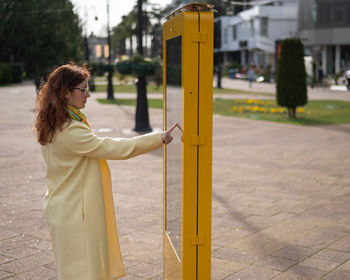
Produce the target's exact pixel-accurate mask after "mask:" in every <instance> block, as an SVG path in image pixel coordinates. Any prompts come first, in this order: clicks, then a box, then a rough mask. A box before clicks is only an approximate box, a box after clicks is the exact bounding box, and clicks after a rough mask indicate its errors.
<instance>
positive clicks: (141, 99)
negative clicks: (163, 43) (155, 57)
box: [134, 0, 152, 132]
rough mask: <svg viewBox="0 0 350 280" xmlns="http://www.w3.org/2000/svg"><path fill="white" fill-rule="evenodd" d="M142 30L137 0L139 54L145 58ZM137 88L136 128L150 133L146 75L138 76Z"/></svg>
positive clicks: (139, 2) (141, 16)
mask: <svg viewBox="0 0 350 280" xmlns="http://www.w3.org/2000/svg"><path fill="white" fill-rule="evenodd" d="M142 29H143V10H142V0H137V52H138V53H139V54H141V55H142V56H143V45H142ZM136 86H137V103H136V117H135V128H134V130H135V131H137V132H148V131H151V130H152V128H151V127H150V125H149V118H148V104H147V87H146V86H147V81H146V76H145V75H138V81H137V83H136Z"/></svg>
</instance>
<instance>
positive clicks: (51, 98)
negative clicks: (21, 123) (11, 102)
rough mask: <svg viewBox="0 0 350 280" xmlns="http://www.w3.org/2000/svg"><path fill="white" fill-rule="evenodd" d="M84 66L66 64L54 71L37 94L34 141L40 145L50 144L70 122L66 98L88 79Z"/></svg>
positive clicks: (88, 75) (87, 72)
mask: <svg viewBox="0 0 350 280" xmlns="http://www.w3.org/2000/svg"><path fill="white" fill-rule="evenodd" d="M89 78H90V74H89V71H88V70H87V68H86V67H85V66H77V65H74V64H66V65H63V66H60V67H58V68H57V69H56V70H54V71H53V72H52V73H51V74H50V76H49V79H48V81H47V83H46V84H45V85H44V86H43V88H42V89H41V91H40V92H39V95H38V98H37V116H36V121H35V126H34V130H35V134H36V140H37V141H38V142H39V143H40V144H41V145H46V144H48V143H51V142H52V139H53V137H54V135H55V133H56V131H57V129H59V130H62V128H63V126H64V125H65V124H66V123H67V124H69V123H70V122H71V119H70V116H69V113H68V110H67V105H68V104H67V99H66V96H67V94H68V93H69V92H71V91H72V90H73V89H74V87H76V86H77V85H78V84H80V83H81V82H83V81H84V80H85V79H89Z"/></svg>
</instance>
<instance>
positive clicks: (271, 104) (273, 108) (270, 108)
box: [232, 99, 310, 115]
mask: <svg viewBox="0 0 350 280" xmlns="http://www.w3.org/2000/svg"><path fill="white" fill-rule="evenodd" d="M235 104H237V105H235V106H233V107H232V110H233V111H234V112H238V113H247V112H253V113H264V114H265V113H266V114H284V113H287V108H284V107H280V106H278V105H277V103H276V102H275V101H270V100H256V99H248V100H235ZM297 113H298V114H307V115H310V112H309V111H307V112H306V111H305V109H304V108H297Z"/></svg>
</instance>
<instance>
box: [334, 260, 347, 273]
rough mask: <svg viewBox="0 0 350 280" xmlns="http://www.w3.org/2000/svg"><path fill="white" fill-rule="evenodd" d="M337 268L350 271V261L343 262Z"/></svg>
mask: <svg viewBox="0 0 350 280" xmlns="http://www.w3.org/2000/svg"><path fill="white" fill-rule="evenodd" d="M337 269H338V270H345V271H350V261H347V262H346V263H344V264H342V265H341V266H339V267H338V268H337Z"/></svg>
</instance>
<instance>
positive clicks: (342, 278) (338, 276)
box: [323, 270, 350, 280]
mask: <svg viewBox="0 0 350 280" xmlns="http://www.w3.org/2000/svg"><path fill="white" fill-rule="evenodd" d="M323 279H324V280H347V279H350V272H348V271H340V270H335V271H333V272H331V273H330V274H328V275H327V276H326V277H325V278H323Z"/></svg>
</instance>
